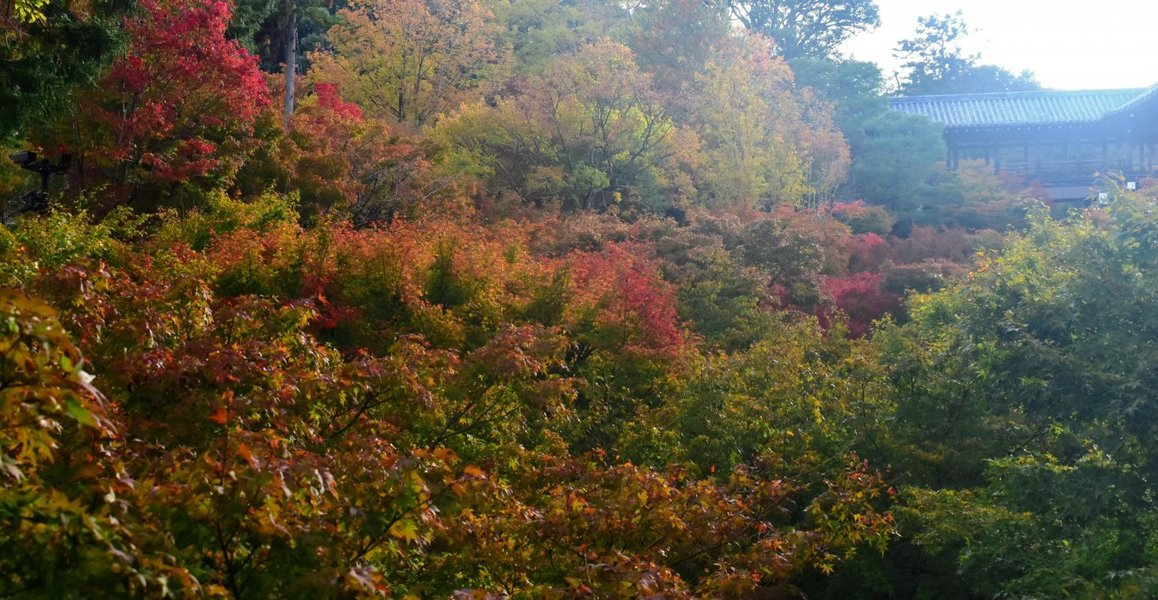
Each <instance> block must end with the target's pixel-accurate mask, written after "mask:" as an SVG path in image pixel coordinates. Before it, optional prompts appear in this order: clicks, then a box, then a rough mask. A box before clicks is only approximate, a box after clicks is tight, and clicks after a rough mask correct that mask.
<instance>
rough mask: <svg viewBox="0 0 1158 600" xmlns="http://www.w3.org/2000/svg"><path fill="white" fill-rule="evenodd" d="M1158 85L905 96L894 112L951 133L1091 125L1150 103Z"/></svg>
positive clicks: (897, 102) (896, 99)
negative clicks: (968, 129) (919, 118)
mask: <svg viewBox="0 0 1158 600" xmlns="http://www.w3.org/2000/svg"><path fill="white" fill-rule="evenodd" d="M1155 94H1158V86H1155V87H1152V88H1149V89H1128V90H1080V91H1061V90H1035V91H1031V92H998V93H993V94H946V95H942V96H903V97H899V98H893V99H892V107H893V110H899V111H902V112H907V113H913V114H918V115H924V116H926V117H929V118H930V119H932V120H934V121H937V122H938V123H943V124H944V125H945V126H946V127H947V128H965V127H1002V126H1025V125H1054V124H1062V123H1089V122H1093V121H1097V120H1099V119H1101V118H1103V117H1105V116H1106V115H1108V114H1110V113H1113V112H1117V111H1119V110H1122V109H1126V108H1127V107H1128V106H1130V105H1135V104H1137V103H1140V102H1143V101H1147V100H1149V99H1150V97H1151V96H1153V95H1155Z"/></svg>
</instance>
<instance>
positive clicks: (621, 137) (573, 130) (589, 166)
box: [432, 40, 696, 209]
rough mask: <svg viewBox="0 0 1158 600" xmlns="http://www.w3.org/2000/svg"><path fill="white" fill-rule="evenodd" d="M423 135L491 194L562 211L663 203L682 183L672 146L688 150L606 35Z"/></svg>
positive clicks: (645, 81)
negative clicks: (557, 205) (485, 182)
mask: <svg viewBox="0 0 1158 600" xmlns="http://www.w3.org/2000/svg"><path fill="white" fill-rule="evenodd" d="M432 135H433V137H434V138H435V139H436V140H437V141H438V142H439V143H440V144H441V145H442V146H443V148H444V149H446V151H447V154H446V160H445V161H444V164H445V165H448V166H453V167H454V168H456V169H465V170H470V171H473V172H475V173H479V174H482V175H484V176H485V177H486V178H487V179H489V180H490V181H491V182H492V185H493V186H494V188H495V190H496V191H499V190H501V191H506V192H513V193H515V194H517V195H518V196H519V197H520V198H522V199H524V200H527V201H531V202H535V203H537V204H542V203H543V202H545V201H550V200H560V201H562V203H563V205H564V207H565V208H569V209H604V208H607V207H608V206H611V205H612V204H615V203H616V202H619V201H621V200H633V201H634V200H642V201H644V202H645V203H648V204H653V203H663V202H671V201H672V200H673V199H676V198H678V197H679V196H680V195H682V194H683V193H684V192H686V191H687V190H686V187H688V186H690V184H689V185H684V183H685V182H682V181H681V179H680V171H679V168H678V166H677V165H678V162H679V155H680V152H684V151H690V149H694V148H695V147H696V141H695V140H694V136H692V139H687V137H686V136H687V132H686V131H684V130H681V129H680V128H679V127H678V126H677V125H676V124H675V123H674V122H673V120H672V119H671V118H670V117H669V116H668V114H667V111H666V107H665V105H664V102H663V98H662V97H661V96H660V95H659V94H657V93H656V92H655V91H654V90H653V89H652V87H651V77H650V76H649V75H648V74H646V73H642V72H640V70H639V69H638V68H637V67H636V65H635V60H634V57H633V55H632V53H631V51H630V50H629V49H628V48H627V47H626V46H623V45H621V44H617V43H615V42H611V41H606V40H605V41H602V42H599V43H596V44H593V45H590V46H587V47H585V48H583V49H582V50H581V51H580V52H579V53H578V54H574V55H565V56H561V57H559V58H557V59H556V60H555V61H554V62H553V63H552V64H551V67H550V69H548V72H547V73H546V74H544V75H543V76H540V77H530V78H527V79H526V81H525V82H523V83H522V84H521V86H520V89H519V90H518V92H517V93H516V94H513V95H511V96H509V97H505V98H501V99H499V100H498V101H497V103H496V105H495V106H490V105H488V104H486V103H484V102H476V103H474V104H468V105H464V106H463V107H462V109H461V110H459V111H458V112H456V113H454V114H452V115H451V116H449V117H448V118H447V119H446V120H445V121H444V122H442V123H440V125H439V127H438V128H437V129H436V131H435V132H434V133H433V134H432Z"/></svg>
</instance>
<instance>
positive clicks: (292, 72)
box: [284, 2, 298, 130]
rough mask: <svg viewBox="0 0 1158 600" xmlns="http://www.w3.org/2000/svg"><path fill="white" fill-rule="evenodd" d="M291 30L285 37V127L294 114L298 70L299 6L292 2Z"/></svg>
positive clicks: (287, 127)
mask: <svg viewBox="0 0 1158 600" xmlns="http://www.w3.org/2000/svg"><path fill="white" fill-rule="evenodd" d="M287 27H289V31H288V32H287V33H288V35H286V38H285V115H284V118H285V128H286V129H287V130H288V129H289V127H290V118H292V117H293V115H294V81H295V80H296V79H297V70H298V13H297V7H296V6H294V3H293V2H290V9H289V23H288V25H287Z"/></svg>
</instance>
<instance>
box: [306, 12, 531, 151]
mask: <svg viewBox="0 0 1158 600" xmlns="http://www.w3.org/2000/svg"><path fill="white" fill-rule="evenodd" d="M340 14H341V16H342V17H343V21H342V22H341V23H339V24H338V25H336V26H334V27H333V28H332V29H331V30H330V31H329V33H328V46H330V48H332V50H331V51H328V52H321V51H319V52H315V53H313V54H311V55H310V61H311V62H312V63H313V66H312V68H311V71H310V80H311V81H314V82H319V83H336V84H339V85H341V87H342V89H343V91H344V93H345V94H346V96H347V98H348V99H350V100H352V101H354V102H355V103H357V104H358V105H359V106H361V107H362V108H363V109H364V110H365V111H366V112H367V114H369V115H372V116H376V117H382V118H389V119H390V120H391V121H392V122H393V123H396V124H400V125H404V126H406V127H410V128H415V129H416V128H419V127H421V126H423V125H426V124H428V123H432V122H433V121H434V120H435V119H436V117H437V116H438V115H439V114H441V113H444V112H448V111H450V110H453V109H455V108H457V107H458V105H459V104H460V103H462V102H469V101H473V100H475V99H477V98H481V97H483V96H484V95H485V94H486V93H487V91H488V90H489V89H491V88H493V87H494V86H495V85H496V84H497V83H498V78H497V75H498V74H499V73H501V72H502V70H503V69H505V68H506V65H507V62H508V60H509V58H508V56H509V49H507V48H505V47H503V46H501V45H500V43H498V42H497V41H496V39H495V38H496V34H497V28H496V27H497V26H496V25H495V22H494V17H493V15H492V14H491V13H490V11H489V10H488V9H487V8H486V6H484V5H483V4H482V3H481V2H454V1H451V0H359V1H356V2H353V3H351V5H350V8H347V9H345V10H343V11H341V13H340Z"/></svg>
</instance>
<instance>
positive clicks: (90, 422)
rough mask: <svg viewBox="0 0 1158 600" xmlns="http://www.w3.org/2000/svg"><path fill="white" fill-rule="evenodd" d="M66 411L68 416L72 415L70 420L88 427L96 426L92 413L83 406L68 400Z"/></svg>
mask: <svg viewBox="0 0 1158 600" xmlns="http://www.w3.org/2000/svg"><path fill="white" fill-rule="evenodd" d="M67 409H68V414H70V415H72V418H74V419H76V422H77V423H80V424H81V425H86V426H88V427H96V426H97V422H96V418H94V417H93V415H92V412H91V411H89V410H88V409H87V408H85V407H84V406H81V404H80V403H79V402H77V401H76V400H69V401H68V402H67Z"/></svg>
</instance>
